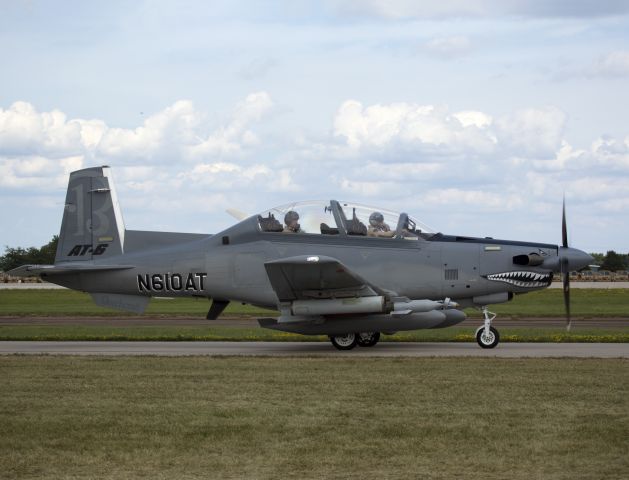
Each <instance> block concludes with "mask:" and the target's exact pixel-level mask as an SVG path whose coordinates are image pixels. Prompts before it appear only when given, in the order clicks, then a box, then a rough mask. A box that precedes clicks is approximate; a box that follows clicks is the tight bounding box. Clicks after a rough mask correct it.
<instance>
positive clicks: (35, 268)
mask: <svg viewBox="0 0 629 480" xmlns="http://www.w3.org/2000/svg"><path fill="white" fill-rule="evenodd" d="M129 268H134V266H133V265H90V264H87V265H86V264H84V263H78V262H73V263H68V264H62V265H22V266H21V267H17V268H14V269H13V270H9V271H8V272H6V273H7V275H11V276H13V277H36V276H38V275H41V274H42V273H45V274H52V275H56V274H62V273H84V272H106V271H110V270H128V269H129Z"/></svg>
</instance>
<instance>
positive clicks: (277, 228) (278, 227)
mask: <svg viewBox="0 0 629 480" xmlns="http://www.w3.org/2000/svg"><path fill="white" fill-rule="evenodd" d="M258 221H259V222H260V228H261V229H262V231H263V232H281V231H283V230H284V227H282V224H281V223H280V222H279V221H278V220H277V219H276V218H275V216H274V215H273V214H272V213H269V216H268V217H263V216H262V215H258Z"/></svg>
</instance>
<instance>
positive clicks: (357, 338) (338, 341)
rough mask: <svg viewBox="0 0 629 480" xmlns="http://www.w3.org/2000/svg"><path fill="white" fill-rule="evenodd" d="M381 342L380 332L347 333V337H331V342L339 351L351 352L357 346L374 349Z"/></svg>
mask: <svg viewBox="0 0 629 480" xmlns="http://www.w3.org/2000/svg"><path fill="white" fill-rule="evenodd" d="M378 340H380V332H362V333H346V334H345V335H330V341H331V342H332V345H334V346H335V347H336V348H338V349H339V350H351V349H352V348H354V347H355V346H356V345H358V346H360V347H373V346H374V345H375V344H376V343H378Z"/></svg>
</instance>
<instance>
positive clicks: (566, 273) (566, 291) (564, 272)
mask: <svg viewBox="0 0 629 480" xmlns="http://www.w3.org/2000/svg"><path fill="white" fill-rule="evenodd" d="M561 277H562V278H561V279H562V281H563V303H564V306H565V307H566V332H569V331H570V327H571V326H572V325H571V316H570V267H569V265H568V261H567V260H563V261H562V262H561Z"/></svg>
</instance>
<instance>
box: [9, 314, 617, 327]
mask: <svg viewBox="0 0 629 480" xmlns="http://www.w3.org/2000/svg"><path fill="white" fill-rule="evenodd" d="M256 318H257V317H247V316H221V318H219V319H217V320H206V319H205V318H203V316H196V317H166V316H145V315H142V316H115V317H114V316H107V317H90V316H84V317H76V316H60V317H37V316H30V317H15V316H13V317H8V316H7V317H4V316H2V317H0V326H2V325H80V326H101V327H102V326H108V327H132V326H134V327H141V326H144V327H149V326H160V327H167V326H171V327H208V328H212V327H236V328H258V327H259V325H258V321H257V320H256ZM481 324H482V321H481V319H480V318H469V319H467V320H465V321H464V322H462V323H460V324H458V326H462V327H468V328H473V329H475V328H477V327H478V326H480V325H481ZM493 325H494V326H495V327H496V328H501V327H520V328H540V327H549V328H564V327H565V326H566V320H565V319H564V318H562V317H546V318H540V317H532V318H510V317H507V316H504V317H498V318H496V320H495V321H494V322H493ZM623 327H624V328H629V315H628V316H626V317H617V318H616V317H601V318H591V317H588V318H573V319H572V328H573V329H579V328H623Z"/></svg>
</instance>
